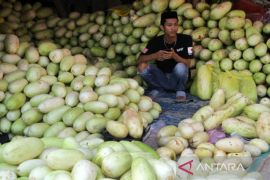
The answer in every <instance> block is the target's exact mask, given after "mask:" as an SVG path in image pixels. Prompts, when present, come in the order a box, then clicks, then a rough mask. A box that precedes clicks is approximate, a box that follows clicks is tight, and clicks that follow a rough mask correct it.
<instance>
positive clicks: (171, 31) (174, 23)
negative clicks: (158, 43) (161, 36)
mask: <svg viewBox="0 0 270 180" xmlns="http://www.w3.org/2000/svg"><path fill="white" fill-rule="evenodd" d="M161 29H162V30H163V31H164V33H165V35H167V36H170V37H174V36H176V33H177V31H178V20H177V19H175V18H170V19H166V20H165V23H164V25H163V26H161Z"/></svg>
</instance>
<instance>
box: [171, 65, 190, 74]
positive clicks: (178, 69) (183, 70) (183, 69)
mask: <svg viewBox="0 0 270 180" xmlns="http://www.w3.org/2000/svg"><path fill="white" fill-rule="evenodd" d="M174 70H175V73H176V74H177V75H181V76H183V75H188V67H187V66H186V65H185V64H183V63H177V64H176V66H175V69H174Z"/></svg>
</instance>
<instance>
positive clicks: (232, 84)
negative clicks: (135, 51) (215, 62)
mask: <svg viewBox="0 0 270 180" xmlns="http://www.w3.org/2000/svg"><path fill="white" fill-rule="evenodd" d="M218 79H219V88H221V89H224V91H225V96H226V99H229V98H230V97H232V96H233V95H235V94H236V93H238V92H239V81H238V78H237V74H235V73H233V72H231V71H228V72H221V73H220V74H219V76H218Z"/></svg>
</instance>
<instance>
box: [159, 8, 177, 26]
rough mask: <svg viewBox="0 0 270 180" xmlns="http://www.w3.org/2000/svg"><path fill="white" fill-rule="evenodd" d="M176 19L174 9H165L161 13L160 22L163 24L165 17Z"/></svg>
mask: <svg viewBox="0 0 270 180" xmlns="http://www.w3.org/2000/svg"><path fill="white" fill-rule="evenodd" d="M172 18H173V19H177V20H178V17H177V13H176V12H175V11H165V12H163V13H162V14H161V19H160V24H161V25H164V23H165V21H166V19H172Z"/></svg>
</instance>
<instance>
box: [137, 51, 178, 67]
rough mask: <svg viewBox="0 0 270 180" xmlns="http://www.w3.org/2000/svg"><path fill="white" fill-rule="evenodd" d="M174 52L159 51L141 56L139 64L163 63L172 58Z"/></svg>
mask: <svg viewBox="0 0 270 180" xmlns="http://www.w3.org/2000/svg"><path fill="white" fill-rule="evenodd" d="M172 54H173V51H164V50H159V51H157V52H155V53H152V54H147V55H146V54H141V55H140V56H139V58H138V63H139V64H140V63H148V62H149V61H163V60H165V59H170V58H171V57H172Z"/></svg>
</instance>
